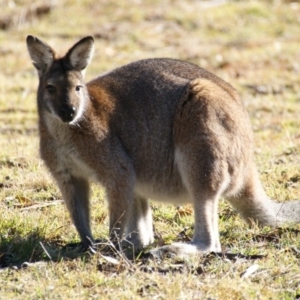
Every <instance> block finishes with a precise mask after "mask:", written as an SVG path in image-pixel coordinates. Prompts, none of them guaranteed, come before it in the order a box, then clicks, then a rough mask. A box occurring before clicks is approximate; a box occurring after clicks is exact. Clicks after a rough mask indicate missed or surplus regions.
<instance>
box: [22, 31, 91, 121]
mask: <svg viewBox="0 0 300 300" xmlns="http://www.w3.org/2000/svg"><path fill="white" fill-rule="evenodd" d="M27 48H28V51H29V54H30V57H31V59H32V61H33V65H34V66H35V68H36V69H37V71H38V75H39V79H40V82H39V89H38V106H39V110H40V113H47V114H48V115H50V116H52V117H55V118H58V119H59V120H61V121H62V122H64V123H75V122H76V120H78V119H80V117H81V116H82V113H83V111H84V107H85V101H86V100H85V99H86V96H87V90H86V86H85V84H84V81H83V77H84V70H85V68H86V67H87V66H88V64H89V63H90V61H91V59H92V56H93V52H94V40H93V38H92V37H90V36H88V37H85V38H83V39H82V40H80V41H79V42H78V43H76V44H75V45H74V46H73V47H72V48H71V49H70V50H69V51H68V52H67V54H66V55H65V56H64V57H61V58H59V57H57V56H56V54H55V52H54V50H53V49H52V48H51V47H50V46H48V45H47V44H46V43H44V42H43V41H41V40H39V39H38V38H36V37H33V36H31V35H29V36H28V37H27Z"/></svg>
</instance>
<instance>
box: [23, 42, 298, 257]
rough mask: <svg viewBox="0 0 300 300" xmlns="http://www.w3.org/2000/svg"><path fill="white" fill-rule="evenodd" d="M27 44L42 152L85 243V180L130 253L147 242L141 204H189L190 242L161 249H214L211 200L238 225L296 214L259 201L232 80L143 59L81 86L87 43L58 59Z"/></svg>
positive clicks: (244, 119)
mask: <svg viewBox="0 0 300 300" xmlns="http://www.w3.org/2000/svg"><path fill="white" fill-rule="evenodd" d="M27 47H28V50H29V54H30V56H31V59H32V61H33V64H34V66H35V68H36V69H37V71H38V75H39V87H38V95H37V104H38V114H39V132H40V151H41V156H42V158H43V160H44V161H45V163H46V165H47V167H48V168H49V170H50V172H51V174H52V175H53V177H54V178H55V180H56V181H57V184H58V186H59V188H60V190H61V193H62V195H63V198H64V200H65V202H66V205H67V208H68V210H69V212H70V214H71V217H72V220H73V222H74V224H75V226H76V228H77V230H78V232H79V234H80V237H81V240H82V242H83V244H84V245H85V246H86V247H88V246H90V245H92V244H93V237H92V233H91V230H90V213H89V180H90V179H92V180H95V181H97V182H100V183H101V184H102V185H103V186H104V187H105V190H106V195H107V199H108V203H109V218H110V236H111V238H112V239H115V238H117V239H118V241H120V240H122V241H126V240H127V241H130V243H131V244H132V245H134V247H135V248H141V247H143V246H146V245H148V244H150V243H152V242H153V228H152V217H151V211H150V206H149V202H148V199H149V198H150V199H154V200H159V201H165V202H175V203H182V202H192V203H193V205H194V211H195V226H194V228H195V229H194V236H193V239H192V241H191V243H187V244H182V243H175V244H172V245H169V246H164V247H162V248H161V249H160V250H159V251H163V252H165V251H167V252H168V251H170V252H173V253H175V254H179V255H185V254H189V253H197V252H198V251H220V250H221V245H220V241H219V232H218V200H219V198H220V196H222V195H223V196H224V197H225V198H226V199H228V201H229V202H230V203H231V204H232V205H233V206H234V207H235V208H236V209H237V211H238V212H239V213H240V215H241V216H242V217H243V218H244V219H245V220H246V221H248V222H249V221H250V220H252V221H254V222H257V223H258V224H259V225H263V226H264V225H268V226H277V225H281V224H283V223H286V222H294V223H297V222H299V221H300V201H289V202H286V203H276V202H274V201H272V200H270V199H269V198H268V196H267V195H266V194H265V192H264V190H263V188H262V186H261V183H260V181H259V177H258V173H257V170H256V166H255V164H254V162H253V141H252V130H251V126H250V122H249V117H248V114H247V112H246V110H245V108H244V106H243V104H242V102H241V100H240V99H239V96H238V94H237V93H236V91H235V90H234V88H233V87H231V85H229V84H228V83H226V82H224V81H223V80H222V79H220V78H218V77H217V76H215V75H213V74H211V73H209V72H208V71H205V70H204V69H201V68H199V67H197V66H195V65H193V64H190V63H187V62H183V61H179V60H173V59H146V60H141V61H137V62H134V63H131V64H129V65H126V66H123V67H120V68H118V69H115V70H113V71H111V72H108V73H105V74H104V75H101V76H99V77H98V78H96V79H93V80H92V81H90V82H89V83H87V84H85V83H84V79H83V72H84V70H85V68H86V67H87V65H88V64H89V63H90V61H91V59H92V55H93V51H94V40H93V38H92V37H86V38H84V39H82V40H80V41H79V42H78V43H76V44H75V45H74V46H73V47H72V48H71V49H70V50H69V51H68V52H67V54H66V55H65V56H64V57H58V56H57V55H56V54H55V52H54V50H53V49H52V48H51V47H49V46H48V45H47V44H45V43H44V42H42V41H41V40H39V39H38V38H36V37H33V36H28V37H27Z"/></svg>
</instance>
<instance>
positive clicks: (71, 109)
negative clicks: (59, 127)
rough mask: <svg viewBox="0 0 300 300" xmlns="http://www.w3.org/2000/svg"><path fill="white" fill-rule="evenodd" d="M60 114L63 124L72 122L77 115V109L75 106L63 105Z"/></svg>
mask: <svg viewBox="0 0 300 300" xmlns="http://www.w3.org/2000/svg"><path fill="white" fill-rule="evenodd" d="M59 114H60V118H61V120H62V121H63V122H65V123H67V122H72V121H73V120H74V118H75V115H76V108H75V106H73V105H68V104H63V105H62V106H61V107H60V111H59Z"/></svg>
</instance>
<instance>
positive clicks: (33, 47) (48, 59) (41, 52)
mask: <svg viewBox="0 0 300 300" xmlns="http://www.w3.org/2000/svg"><path fill="white" fill-rule="evenodd" d="M26 43H27V48H28V51H29V55H30V57H31V59H32V63H33V65H34V66H35V68H36V69H37V70H38V73H39V75H42V74H43V73H44V72H45V71H46V70H47V69H48V68H49V67H50V66H51V65H52V63H53V61H54V57H55V53H54V51H53V50H52V49H51V47H49V46H48V45H47V44H46V43H44V42H42V41H41V40H39V39H38V38H37V37H34V36H32V35H28V36H27V39H26Z"/></svg>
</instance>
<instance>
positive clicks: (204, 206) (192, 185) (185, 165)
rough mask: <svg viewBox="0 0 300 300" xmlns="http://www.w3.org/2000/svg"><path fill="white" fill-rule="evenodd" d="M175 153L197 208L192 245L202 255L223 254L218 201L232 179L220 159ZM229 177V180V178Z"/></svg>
mask: <svg viewBox="0 0 300 300" xmlns="http://www.w3.org/2000/svg"><path fill="white" fill-rule="evenodd" d="M195 153H197V152H194V151H187V150H186V148H185V149H181V150H179V149H177V150H176V162H177V165H178V169H179V171H180V174H181V177H182V180H183V183H184V185H185V186H186V189H187V191H188V193H189V195H190V197H191V200H192V202H193V204H194V214H195V224H194V235H193V239H192V244H193V245H195V246H196V248H197V250H201V251H221V245H220V241H219V229H218V203H219V198H220V196H221V195H222V193H223V192H224V190H225V189H226V188H227V186H228V183H229V180H228V178H229V176H228V174H227V173H226V170H225V167H224V163H223V162H222V160H220V159H219V158H218V157H213V155H208V154H207V153H206V154H207V155H206V159H203V156H202V155H201V152H198V153H199V154H198V156H197V155H195ZM226 174H227V176H226Z"/></svg>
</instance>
